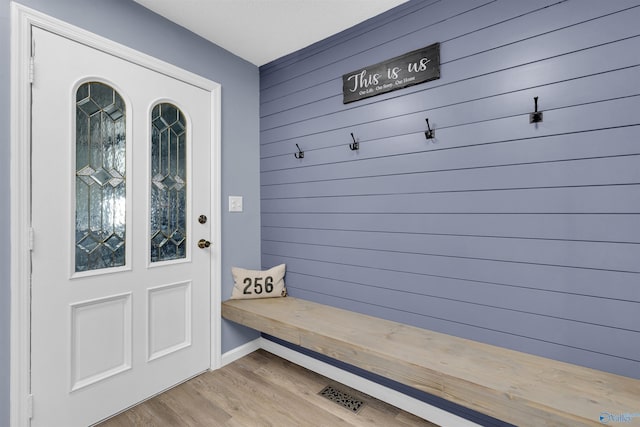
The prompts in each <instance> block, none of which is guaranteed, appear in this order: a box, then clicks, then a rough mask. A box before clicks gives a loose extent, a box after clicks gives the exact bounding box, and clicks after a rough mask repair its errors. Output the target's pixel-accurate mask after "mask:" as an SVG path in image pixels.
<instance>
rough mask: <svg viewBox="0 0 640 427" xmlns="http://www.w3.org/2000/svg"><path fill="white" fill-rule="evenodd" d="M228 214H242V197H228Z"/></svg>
mask: <svg viewBox="0 0 640 427" xmlns="http://www.w3.org/2000/svg"><path fill="white" fill-rule="evenodd" d="M229 212H242V196H229Z"/></svg>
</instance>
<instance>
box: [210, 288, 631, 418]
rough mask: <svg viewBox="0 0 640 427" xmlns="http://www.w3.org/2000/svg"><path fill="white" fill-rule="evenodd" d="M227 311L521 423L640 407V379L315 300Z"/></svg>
mask: <svg viewBox="0 0 640 427" xmlns="http://www.w3.org/2000/svg"><path fill="white" fill-rule="evenodd" d="M222 316H223V317H224V318H226V319H228V320H232V321H234V322H236V323H239V324H242V325H245V326H248V327H250V328H252V329H256V330H258V331H261V332H264V333H266V334H269V335H272V336H275V337H277V338H280V339H282V340H285V341H288V342H290V343H292V344H295V345H298V346H301V347H304V348H307V349H310V350H313V351H316V352H318V353H321V354H324V355H326V356H329V357H332V358H335V359H338V360H340V361H342V362H345V363H349V364H351V365H354V366H357V367H359V368H362V369H365V370H367V371H370V372H374V373H376V374H379V375H382V376H384V377H386V378H389V379H392V380H394V381H397V382H400V383H402V384H405V385H408V386H410V387H413V388H415V389H418V390H422V391H424V392H427V393H430V394H432V395H435V396H439V397H442V398H444V399H447V400H449V401H451V402H455V403H457V404H460V405H462V406H465V407H468V408H471V409H474V410H476V411H478V412H481V413H484V414H487V415H490V416H492V417H495V418H498V419H501V420H504V421H506V422H510V423H512V424H515V425H518V426H527V425H531V426H544V425H547V426H576V425H594V426H595V425H602V424H601V423H600V421H599V419H600V418H599V417H600V414H601V413H603V412H608V413H611V414H623V413H634V412H640V380H636V379H632V378H628V377H623V376H619V375H614V374H610V373H606V372H602V371H598V370H594V369H589V368H585V367H581V366H577V365H572V364H568V363H563V362H559V361H555V360H551V359H547V358H543V357H539V356H535V355H531V354H526V353H521V352H517V351H513V350H509V349H506V348H502V347H497V346H493V345H489V344H484V343H480V342H476V341H472V340H468V339H463V338H458V337H454V336H450V335H445V334H441V333H437V332H433V331H429V330H426V329H421V328H416V327H413V326H409V325H405V324H401V323H397V322H393V321H389V320H384V319H380V318H377V317H371V316H367V315H364V314H360V313H356V312H352V311H347V310H342V309H339V308H335V307H331V306H327V305H323V304H318V303H314V302H311V301H306V300H302V299H297V298H293V297H287V298H268V299H254V300H229V301H225V302H224V303H223V304H222ZM635 420H636V421H638V423H639V424H640V418H636V419H635ZM632 425H633V424H632Z"/></svg>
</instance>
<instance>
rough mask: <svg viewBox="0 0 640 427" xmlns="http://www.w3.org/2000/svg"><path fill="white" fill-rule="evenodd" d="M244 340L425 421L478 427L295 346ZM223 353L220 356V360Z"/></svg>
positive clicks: (461, 426)
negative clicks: (323, 360) (297, 349)
mask: <svg viewBox="0 0 640 427" xmlns="http://www.w3.org/2000/svg"><path fill="white" fill-rule="evenodd" d="M248 344H251V346H252V347H253V346H256V345H257V346H258V348H262V349H264V350H265V351H268V352H269V353H273V354H275V355H276V356H279V357H282V358H283V359H286V360H288V361H290V362H292V363H295V364H296V365H299V366H302V367H304V368H307V369H309V370H310V371H313V372H316V373H318V374H320V375H324V376H325V377H328V378H331V379H332V380H334V381H337V382H339V383H341V384H344V385H346V386H349V387H351V388H354V389H356V390H359V391H361V392H363V393H366V394H368V395H369V396H372V397H375V398H376V399H379V400H381V401H383V402H387V403H389V404H390V405H393V406H395V407H396V408H400V409H402V410H403V411H406V412H409V413H411V414H414V415H416V416H418V417H420V418H423V419H425V420H427V421H431V422H432V423H435V424H438V425H441V426H447V427H480V426H479V425H478V424H476V423H474V422H471V421H469V420H467V419H465V418H462V417H459V416H457V415H454V414H451V413H449V412H447V411H444V410H442V409H440V408H437V407H435V406H432V405H429V404H428V403H425V402H423V401H421V400H418V399H415V398H413V397H410V396H407V395H406V394H403V393H400V392H398V391H396V390H393V389H390V388H388V387H385V386H383V385H380V384H378V383H375V382H373V381H370V380H367V379H365V378H362V377H360V376H358V375H355V374H352V373H351V372H347V371H345V370H344V369H340V368H337V367H335V366H333V365H330V364H328V363H325V362H322V361H320V360H318V359H314V358H313V357H310V356H307V355H305V354H302V353H299V352H297V351H295V350H291V349H290V348H288V347H285V346H282V345H280V344H277V343H275V342H273V341H269V340H267V339H265V338H262V337H261V338H258V339H256V340H254V341H251V342H250V343H248ZM248 344H245V346H247V345H248ZM245 346H242V347H238V349H240V348H243V350H242V351H246V349H245V348H244V347H245ZM247 348H249V347H247ZM238 349H236V350H238ZM236 350H233V352H235V351H236ZM240 353H241V352H239V353H238V354H240ZM249 353H251V352H250V351H249V352H247V353H245V354H249ZM227 354H228V353H225V356H226V355H227ZM234 354H235V353H234ZM225 356H223V360H224V358H225ZM240 357H242V356H240ZM234 360H235V359H234Z"/></svg>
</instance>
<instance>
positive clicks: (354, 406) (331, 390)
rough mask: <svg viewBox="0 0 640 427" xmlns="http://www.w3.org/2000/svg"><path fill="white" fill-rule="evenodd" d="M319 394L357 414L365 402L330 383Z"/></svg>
mask: <svg viewBox="0 0 640 427" xmlns="http://www.w3.org/2000/svg"><path fill="white" fill-rule="evenodd" d="M318 394H319V395H320V396H323V397H325V398H327V399H329V400H330V401H332V402H334V403H337V404H338V405H340V406H342V407H344V408H347V409H348V410H350V411H351V412H353V413H354V414H357V413H358V412H359V411H360V409H362V407H363V406H364V402H363V401H362V400H360V399H358V398H356V397H354V396H352V395H350V394H349V393H345V392H344V391H341V390H338V389H336V388H335V387H332V386H330V385H328V386H326V387H325V388H323V389H322V391H320V393H318Z"/></svg>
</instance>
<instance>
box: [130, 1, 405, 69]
mask: <svg viewBox="0 0 640 427" xmlns="http://www.w3.org/2000/svg"><path fill="white" fill-rule="evenodd" d="M134 1H136V2H137V3H139V4H141V5H142V6H144V7H146V8H148V9H150V10H152V11H154V12H156V13H158V14H159V15H162V16H164V17H165V18H167V19H169V20H171V21H173V22H175V23H177V24H179V25H181V26H183V27H185V28H187V29H189V30H191V31H192V32H194V33H196V34H198V35H199V36H201V37H204V38H205V39H207V40H209V41H211V42H213V43H215V44H217V45H218V46H221V47H223V48H224V49H226V50H228V51H230V52H232V53H234V54H236V55H237V56H239V57H241V58H244V59H246V60H247V61H249V62H251V63H253V64H255V65H257V66H260V65H263V64H266V63H268V62H271V61H273V60H274V59H278V58H280V57H282V56H285V55H287V54H289V53H292V52H295V51H296V50H299V49H302V48H303V47H306V46H309V45H311V44H313V43H315V42H317V41H320V40H323V39H325V38H327V37H329V36H331V35H333V34H336V33H339V32H340V31H342V30H345V29H347V28H350V27H352V26H354V25H355V24H358V23H360V22H362V21H365V20H367V19H369V18H371V17H373V16H376V15H379V14H380V13H382V12H385V11H387V10H389V9H391V8H393V7H395V6H397V5H399V4H402V3H404V2H405V1H407V0H134Z"/></svg>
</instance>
